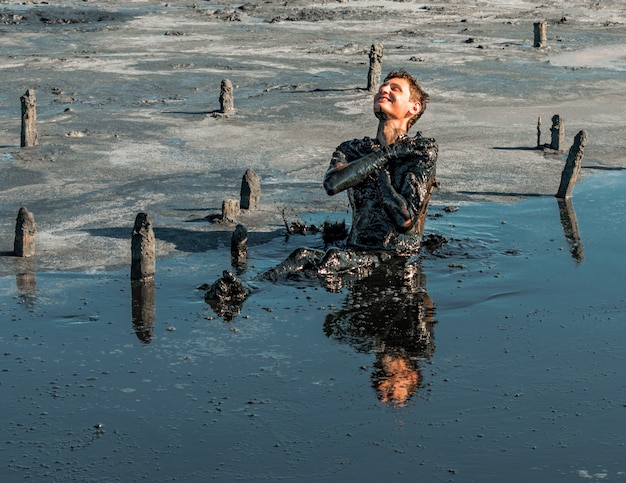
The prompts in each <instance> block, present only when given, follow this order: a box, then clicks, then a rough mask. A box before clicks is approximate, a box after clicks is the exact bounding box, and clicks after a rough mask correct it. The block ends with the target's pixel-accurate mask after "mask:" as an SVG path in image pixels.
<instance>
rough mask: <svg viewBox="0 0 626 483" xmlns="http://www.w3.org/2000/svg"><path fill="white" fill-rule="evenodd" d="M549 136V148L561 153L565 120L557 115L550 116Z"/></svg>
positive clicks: (563, 143)
mask: <svg viewBox="0 0 626 483" xmlns="http://www.w3.org/2000/svg"><path fill="white" fill-rule="evenodd" d="M550 134H551V135H552V137H551V141H550V147H551V148H552V149H554V150H555V151H563V146H564V145H565V120H564V119H563V118H562V117H561V116H559V115H558V114H555V115H554V116H552V127H551V128H550Z"/></svg>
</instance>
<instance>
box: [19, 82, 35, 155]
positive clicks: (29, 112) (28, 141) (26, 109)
mask: <svg viewBox="0 0 626 483" xmlns="http://www.w3.org/2000/svg"><path fill="white" fill-rule="evenodd" d="M20 100H21V101H22V139H21V143H20V146H21V147H27V146H36V145H37V144H39V142H38V139H37V137H38V136H37V105H36V104H37V99H36V98H35V91H34V90H32V89H28V90H27V91H26V94H24V95H23V96H22V97H20Z"/></svg>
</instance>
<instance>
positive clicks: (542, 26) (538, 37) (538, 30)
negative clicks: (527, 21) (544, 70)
mask: <svg viewBox="0 0 626 483" xmlns="http://www.w3.org/2000/svg"><path fill="white" fill-rule="evenodd" d="M546 26H547V24H546V22H535V23H534V27H535V44H534V47H536V48H542V47H545V46H546V44H547V43H548V42H547V37H546Z"/></svg>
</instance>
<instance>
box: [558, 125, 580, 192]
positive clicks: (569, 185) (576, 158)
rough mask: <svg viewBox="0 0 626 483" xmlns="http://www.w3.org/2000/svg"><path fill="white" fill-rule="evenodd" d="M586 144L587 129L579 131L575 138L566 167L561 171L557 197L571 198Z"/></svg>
mask: <svg viewBox="0 0 626 483" xmlns="http://www.w3.org/2000/svg"><path fill="white" fill-rule="evenodd" d="M586 144H587V131H585V130H582V131H579V132H578V134H576V137H575V138H574V144H572V147H571V148H570V150H569V155H568V156H567V161H566V162H565V167H564V168H563V171H562V172H561V184H560V186H559V191H558V192H557V194H556V197H557V198H570V197H571V196H572V191H573V190H574V185H575V184H576V180H577V179H578V172H579V171H580V165H581V163H582V159H583V154H584V152H585V145H586Z"/></svg>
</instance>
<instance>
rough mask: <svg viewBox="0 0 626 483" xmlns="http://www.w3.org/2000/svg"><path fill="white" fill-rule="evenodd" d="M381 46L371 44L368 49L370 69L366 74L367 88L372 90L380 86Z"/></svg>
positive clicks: (381, 67)
mask: <svg viewBox="0 0 626 483" xmlns="http://www.w3.org/2000/svg"><path fill="white" fill-rule="evenodd" d="M382 64H383V46H382V45H381V44H373V45H372V48H371V49H370V70H369V72H368V74H367V90H368V91H370V92H374V91H376V90H378V87H379V86H380V75H381V72H382V69H383V65H382Z"/></svg>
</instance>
